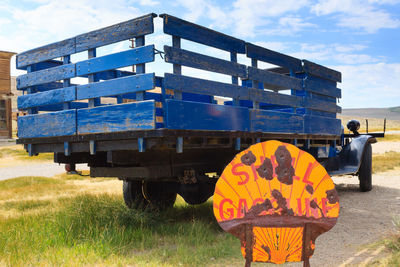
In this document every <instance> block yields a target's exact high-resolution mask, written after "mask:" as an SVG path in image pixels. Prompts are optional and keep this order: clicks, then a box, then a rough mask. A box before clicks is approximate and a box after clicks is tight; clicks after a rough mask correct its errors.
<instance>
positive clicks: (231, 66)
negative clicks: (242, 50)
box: [164, 45, 247, 78]
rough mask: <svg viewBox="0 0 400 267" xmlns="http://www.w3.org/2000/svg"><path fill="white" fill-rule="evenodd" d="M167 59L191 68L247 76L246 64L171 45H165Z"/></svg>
mask: <svg viewBox="0 0 400 267" xmlns="http://www.w3.org/2000/svg"><path fill="white" fill-rule="evenodd" d="M164 52H165V61H166V62H169V63H175V64H179V65H183V66H187V67H191V68H196V69H202V70H207V71H212V72H218V73H222V74H227V75H233V76H239V77H241V78H246V76H247V75H246V66H245V65H242V64H238V63H235V62H231V61H227V60H223V59H219V58H215V57H210V56H206V55H202V54H199V53H195V52H191V51H187V50H184V49H179V48H175V47H170V46H167V45H166V46H164Z"/></svg>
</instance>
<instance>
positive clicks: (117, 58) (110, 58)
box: [76, 45, 154, 76]
mask: <svg viewBox="0 0 400 267" xmlns="http://www.w3.org/2000/svg"><path fill="white" fill-rule="evenodd" d="M152 61H154V45H148V46H143V47H139V48H134V49H130V50H127V51H123V52H119V53H115V54H111V55H107V56H103V57H95V58H91V59H88V60H85V61H81V62H78V63H76V76H83V75H87V74H91V73H96V72H101V71H106V70H112V69H117V68H122V67H126V66H131V65H135V64H141V63H147V62H152Z"/></svg>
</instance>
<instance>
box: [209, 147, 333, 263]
mask: <svg viewBox="0 0 400 267" xmlns="http://www.w3.org/2000/svg"><path fill="white" fill-rule="evenodd" d="M213 201H214V204H213V205H214V215H215V218H216V219H217V221H218V223H219V225H220V226H221V227H222V228H223V229H224V230H225V231H227V232H229V233H231V234H233V235H235V236H236V237H238V238H239V239H240V242H241V249H242V254H243V256H244V257H245V259H246V263H247V262H252V261H259V262H272V263H277V264H280V263H285V262H296V261H304V262H305V264H306V265H308V260H309V258H310V256H311V255H312V254H313V253H314V248H315V239H316V238H317V237H318V236H319V235H320V234H322V233H324V232H326V231H328V230H330V229H331V228H332V227H333V226H334V225H335V224H336V220H337V217H338V215H339V198H338V195H337V192H336V190H335V185H334V183H333V181H332V179H331V178H330V176H329V175H328V173H327V172H326V170H325V168H324V167H323V166H322V165H321V164H320V163H318V162H317V161H316V160H315V159H314V157H313V156H311V155H310V154H309V153H307V152H305V151H302V150H300V149H299V148H297V147H296V146H294V145H291V144H287V143H282V142H279V141H267V142H263V143H258V144H255V145H252V146H251V147H249V148H248V149H246V150H244V151H242V152H240V153H239V154H237V155H236V157H235V158H234V159H233V160H232V161H231V162H230V163H229V164H228V166H226V168H225V170H224V171H223V173H222V175H221V177H220V178H219V180H218V182H217V184H216V187H215V193H214V197H213Z"/></svg>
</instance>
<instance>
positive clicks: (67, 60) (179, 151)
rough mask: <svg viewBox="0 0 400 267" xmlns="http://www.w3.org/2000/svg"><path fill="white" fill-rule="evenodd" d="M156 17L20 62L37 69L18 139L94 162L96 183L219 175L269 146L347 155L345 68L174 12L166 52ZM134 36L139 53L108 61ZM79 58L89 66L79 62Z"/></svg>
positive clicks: (23, 78) (26, 87)
mask: <svg viewBox="0 0 400 267" xmlns="http://www.w3.org/2000/svg"><path fill="white" fill-rule="evenodd" d="M156 17H157V15H156V14H148V15H145V16H142V17H139V18H135V19H132V20H129V21H126V22H122V23H119V24H116V25H112V26H109V27H107V28H103V29H100V30H96V31H92V32H89V33H85V34H81V35H78V36H76V37H73V38H69V39H67V40H63V41H60V42H56V43H53V44H49V45H45V46H42V47H39V48H36V49H33V50H29V51H26V52H23V53H20V54H18V55H17V59H16V61H17V68H18V69H22V70H26V71H27V73H26V74H24V75H20V76H19V77H18V78H17V88H18V90H22V91H23V96H20V97H19V98H18V108H19V109H20V110H26V111H27V112H28V115H26V116H21V117H19V118H18V143H20V144H24V145H25V147H26V149H27V151H28V152H29V153H30V155H36V154H38V153H42V152H54V153H55V161H56V162H59V163H68V164H75V163H82V162H85V163H88V164H89V166H90V167H91V175H92V176H114V177H115V176H116V177H120V178H122V179H125V180H127V179H141V178H143V179H147V178H149V179H150V178H151V179H161V178H171V177H175V178H176V177H178V178H179V177H181V176H184V175H183V174H182V173H183V172H185V171H188V170H192V169H194V170H195V171H196V172H197V173H203V174H204V173H206V172H207V171H213V170H214V171H216V172H217V173H218V172H220V171H221V170H220V168H221V167H222V166H223V164H225V163H226V162H229V161H230V159H231V158H232V157H233V156H234V154H235V153H236V152H235V151H237V150H240V149H243V148H246V147H248V146H249V145H251V144H253V143H255V142H260V141H263V140H269V139H279V140H285V141H287V142H291V143H294V144H296V145H298V146H300V147H302V148H303V149H304V150H306V151H309V152H310V153H312V154H313V155H314V156H316V157H317V158H318V159H319V160H320V161H323V160H326V159H328V158H331V157H334V156H337V152H338V151H337V147H338V146H339V145H342V144H343V139H342V137H343V135H342V133H343V130H342V128H341V122H340V120H339V119H337V117H336V115H337V113H339V112H341V108H340V107H339V106H338V105H337V101H338V99H339V98H340V97H341V90H340V89H338V88H337V83H338V82H341V74H340V73H339V72H337V71H335V70H332V69H329V68H327V67H324V66H321V65H318V64H316V63H313V62H310V61H307V60H300V59H297V58H294V57H291V56H288V55H284V54H281V53H278V52H275V51H272V50H269V49H267V48H263V47H260V46H258V45H255V44H252V43H248V42H245V41H243V40H240V39H236V38H234V37H231V36H228V35H225V34H222V33H219V32H216V31H213V30H211V29H208V28H205V27H202V26H199V25H196V24H193V23H190V22H188V21H184V20H182V19H179V18H176V17H174V16H170V15H167V14H162V15H160V16H159V17H161V19H162V20H163V34H167V35H170V36H171V40H172V42H171V43H172V45H171V46H168V45H166V46H164V47H163V48H160V47H157V43H156V44H147V43H145V37H146V36H149V35H150V37H151V35H152V34H153V35H154V24H153V20H154V19H158V18H156ZM149 39H151V38H149ZM129 40H130V41H132V43H134V44H135V45H134V48H129V49H128V50H125V51H121V52H113V53H109V54H106V55H101V56H97V53H96V52H98V51H99V48H102V47H104V46H108V45H110V44H115V43H118V42H128V41H129ZM183 40H184V42H183ZM188 41H190V42H188ZM193 43H196V44H197V45H193ZM185 45H187V48H183V46H185ZM209 47H212V48H216V49H218V50H217V51H219V52H213V53H211V52H209V51H210V50H209ZM193 48H194V49H193ZM189 49H190V50H189ZM111 50H112V49H108V50H107V49H105V50H102V51H111ZM114 50H115V49H114ZM114 50H112V51H114ZM191 50H197V51H191ZM214 51H215V50H214ZM84 53H86V55H87V56H86V55H84ZM158 54H159V55H160V56H162V57H163V58H164V61H165V62H164V61H163V62H160V64H167V65H168V64H171V65H170V66H171V70H172V71H171V73H165V74H164V75H163V76H162V77H159V76H156V75H155V73H148V72H146V63H151V62H154V61H155V59H156V56H158ZM210 54H211V55H210ZM76 55H78V56H77V58H82V55H83V56H84V57H85V58H86V59H84V60H79V61H77V62H72V61H73V60H72V59H73V58H74V57H75V56H76ZM238 59H240V60H238ZM243 62H247V63H243ZM265 63H268V64H269V65H268V66H270V67H261V66H262V65H264V66H265V65H266V64H265ZM131 66H134V68H131V69H130V70H127V67H131ZM187 67H188V68H187ZM183 68H184V69H183ZM132 69H133V70H132ZM193 69H198V70H202V72H201V73H202V75H198V74H197V73H198V72H196V71H193ZM186 70H188V72H187V73H185V71H186ZM204 71H205V72H204ZM204 73H207V74H204ZM217 74H218V75H219V76H218V75H217ZM221 74H222V75H221ZM222 76H223V77H224V79H220V78H215V77H222ZM204 77H206V78H204ZM106 100H108V101H106ZM110 101H111V103H110ZM216 157H218V159H221V160H219V161H220V162H221V163H220V164H219V165H218V164H217V165H218V166H217V167H216V166H215V165H216V163H215V161H216ZM164 158H165V159H164ZM171 162H172V163H171ZM191 164H192V165H193V166H201V167H191V168H189V167H187V166H190V165H191ZM160 166H162V167H160ZM336 170H337V168H336ZM186 173H187V172H186Z"/></svg>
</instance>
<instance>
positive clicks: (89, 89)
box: [76, 73, 155, 100]
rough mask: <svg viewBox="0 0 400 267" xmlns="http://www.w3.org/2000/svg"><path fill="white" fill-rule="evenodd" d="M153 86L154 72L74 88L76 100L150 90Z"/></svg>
mask: <svg viewBox="0 0 400 267" xmlns="http://www.w3.org/2000/svg"><path fill="white" fill-rule="evenodd" d="M154 87H155V80H154V73H148V74H138V75H132V76H128V77H123V78H117V79H112V80H108V81H103V82H95V83H89V84H85V85H79V86H77V88H76V91H77V92H76V98H77V100H81V99H89V98H95V97H102V96H114V95H122V94H127V93H133V92H140V91H145V90H150V89H153V88H154Z"/></svg>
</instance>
